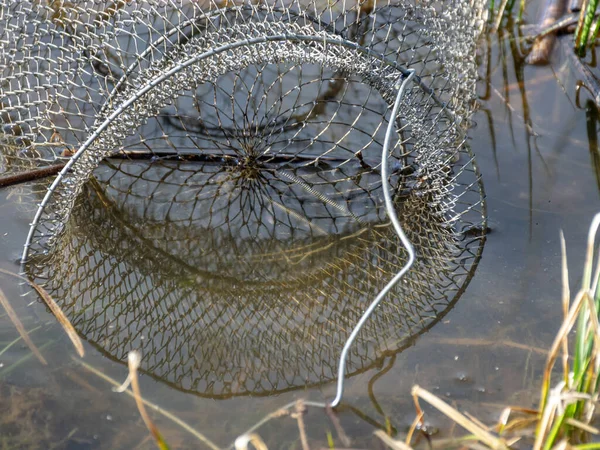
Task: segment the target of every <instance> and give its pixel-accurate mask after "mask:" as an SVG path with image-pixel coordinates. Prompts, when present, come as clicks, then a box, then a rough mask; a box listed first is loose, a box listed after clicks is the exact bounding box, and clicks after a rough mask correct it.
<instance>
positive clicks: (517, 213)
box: [0, 24, 600, 449]
mask: <svg viewBox="0 0 600 450" xmlns="http://www.w3.org/2000/svg"><path fill="white" fill-rule="evenodd" d="M518 37H519V31H518V28H517V27H516V26H514V24H509V25H508V27H507V28H504V29H502V30H500V32H499V33H498V35H496V36H486V37H485V38H484V40H483V43H482V47H481V49H480V52H481V54H480V57H481V61H480V72H481V75H482V76H481V80H480V85H479V88H480V90H479V91H480V98H481V102H482V105H481V108H480V110H479V111H478V113H477V114H476V116H475V118H474V121H475V123H476V127H475V128H473V130H472V131H471V133H470V134H471V140H470V146H471V147H472V148H473V150H474V152H475V153H476V156H477V161H478V164H479V166H480V169H481V172H482V175H483V179H484V182H485V186H486V192H487V194H488V197H487V199H488V211H489V219H490V227H491V230H492V233H491V234H490V235H489V237H488V238H487V243H486V251H485V254H484V256H483V258H482V260H481V263H480V264H479V267H478V268H477V271H475V267H476V265H475V264H474V262H475V260H476V257H477V255H478V252H479V250H480V249H479V241H477V240H476V239H473V236H472V235H471V233H473V231H471V230H464V229H463V230H459V231H460V233H457V234H456V235H454V234H452V236H449V235H448V234H447V231H448V230H447V229H445V228H444V227H443V226H441V224H440V223H439V217H438V222H437V223H436V217H435V215H432V217H429V218H428V221H427V225H426V226H424V224H423V223H422V222H416V221H415V222H411V217H410V214H404V215H403V218H404V221H405V223H407V224H408V228H409V234H410V237H411V240H412V241H413V242H414V243H415V245H416V247H417V252H418V253H419V254H420V255H422V257H421V259H420V261H419V262H418V266H417V267H418V270H414V271H413V272H412V275H411V276H410V277H409V278H407V279H406V282H405V283H403V284H400V285H399V286H398V287H397V290H396V292H394V293H393V295H392V296H391V297H390V299H389V300H388V301H387V302H386V303H385V304H383V305H382V306H383V308H381V309H380V310H379V311H378V315H377V316H376V317H374V320H372V321H370V322H369V324H368V328H367V329H366V330H365V332H364V333H363V336H362V339H361V341H360V343H359V345H357V346H356V347H355V349H354V350H353V354H352V355H351V361H350V368H349V380H350V382H349V387H348V399H349V400H348V404H347V405H345V406H343V407H342V408H341V414H340V420H341V423H342V426H343V427H344V429H345V430H346V432H347V433H348V434H349V435H350V437H351V438H352V439H353V445H355V446H360V445H363V444H364V445H365V446H367V445H369V443H372V442H371V441H369V438H368V436H369V435H370V433H371V432H372V430H373V427H378V428H384V429H386V428H393V429H396V430H398V431H403V430H404V429H406V428H407V427H408V426H409V425H410V423H411V422H412V420H413V418H414V408H413V407H412V400H411V399H410V398H409V392H410V386H411V385H412V384H413V383H414V382H418V383H419V384H420V385H422V386H424V387H427V388H428V389H430V390H433V391H435V392H436V393H437V394H438V395H441V396H442V397H445V398H446V400H448V401H450V402H452V401H456V403H457V404H458V405H459V406H460V407H461V409H462V408H464V409H468V410H469V412H471V413H475V414H477V415H478V417H479V418H480V419H481V420H482V421H484V422H493V421H494V420H495V419H497V417H498V414H499V412H500V410H501V409H502V408H503V407H504V406H505V405H506V404H507V403H510V404H515V403H516V404H519V405H522V406H533V402H534V401H535V398H536V396H537V381H538V380H539V378H540V371H541V369H542V364H543V361H544V358H545V353H544V350H543V349H544V348H547V347H548V345H549V343H550V341H551V339H552V337H553V336H554V333H555V331H556V329H557V328H558V325H559V321H560V318H561V310H560V306H559V305H560V294H559V293H560V286H559V267H560V259H559V257H558V255H559V246H558V231H559V229H561V228H562V229H563V230H565V234H566V237H567V245H568V251H569V256H570V258H571V261H572V264H573V269H572V270H571V273H572V274H577V273H580V271H579V270H578V268H579V267H580V266H579V264H580V263H579V261H578V259H577V256H578V255H582V254H583V249H584V246H585V232H586V230H587V224H588V223H589V220H590V218H591V217H592V215H593V214H594V213H595V212H596V211H597V209H598V206H599V205H598V193H599V189H600V153H599V149H598V110H597V109H596V107H595V105H594V104H593V102H591V101H587V102H586V103H585V108H583V109H578V108H577V107H576V106H575V104H576V102H575V101H574V93H575V87H576V84H577V81H578V76H577V74H576V73H571V72H570V71H569V67H568V65H567V64H566V62H565V58H564V57H563V56H561V54H560V52H561V50H560V48H559V49H557V50H556V52H555V53H557V56H556V57H555V58H554V60H553V63H552V65H551V66H549V67H531V66H527V65H525V63H524V59H525V56H526V52H527V49H526V48H523V47H522V46H521V45H520V44H519V42H520V40H519V39H518ZM337 88H338V85H336V89H337ZM341 89H343V88H341ZM363 168H364V167H363ZM289 170H290V171H291V172H292V173H293V174H294V176H296V177H299V178H302V179H303V180H306V179H309V180H311V179H316V177H323V176H324V177H325V178H321V179H319V180H318V183H316V184H317V185H319V186H325V187H327V186H329V189H332V190H333V192H335V193H336V194H338V195H340V194H341V193H348V192H350V193H352V195H347V194H343V195H342V197H341V198H342V199H343V203H344V204H345V205H347V207H345V209H340V208H336V207H331V205H329V207H328V206H327V205H323V203H322V202H321V203H319V202H317V201H315V199H314V198H312V199H311V197H310V196H307V195H306V192H305V191H303V189H300V188H299V187H298V185H297V184H294V183H293V182H290V180H289V178H286V177H285V176H281V174H278V173H277V171H270V172H267V175H264V177H265V178H264V179H261V180H259V182H256V180H254V181H253V182H247V181H246V182H242V181H240V179H239V178H236V176H235V171H232V170H229V169H227V167H225V168H224V166H223V165H222V164H215V162H214V161H200V162H198V161H195V162H194V161H170V160H169V159H165V160H159V161H152V162H148V161H144V162H140V161H130V160H125V161H124V160H109V161H108V162H106V164H104V165H102V166H101V167H100V168H99V169H97V170H96V171H95V173H94V178H93V181H92V182H90V183H88V185H87V186H86V188H85V190H84V192H83V194H82V195H81V196H80V198H79V200H78V202H77V205H76V208H75V210H74V212H73V214H72V215H71V217H70V219H69V222H68V223H67V224H66V229H65V231H64V232H63V234H61V235H60V238H59V239H58V241H56V242H53V249H52V251H51V252H50V254H48V255H44V256H40V257H37V258H36V259H34V260H33V261H31V262H30V264H29V265H28V268H27V270H28V273H29V275H30V276H32V277H33V278H34V279H36V280H38V281H43V282H45V284H46V287H47V289H48V290H49V291H50V292H51V294H52V295H53V297H54V298H55V299H56V300H57V302H59V303H60V304H61V306H62V308H63V309H64V310H65V312H66V313H67V315H68V316H69V317H70V319H71V320H72V321H73V323H74V325H75V327H76V328H77V330H78V332H79V333H80V334H81V336H82V337H83V338H85V339H86V340H87V341H88V342H89V344H90V345H91V347H92V348H93V350H94V351H90V352H88V353H89V356H88V357H86V362H87V363H89V364H91V365H93V366H94V367H96V368H97V369H98V370H99V371H100V372H103V373H105V374H107V375H109V376H111V377H113V378H114V379H116V380H119V381H121V380H122V379H124V377H125V374H126V370H125V368H124V367H123V361H125V360H126V355H127V352H128V351H129V350H131V349H136V348H141V349H142V353H143V356H144V359H143V365H142V371H143V373H144V374H147V375H148V376H146V377H143V378H142V391H143V392H144V393H145V394H147V395H148V397H149V398H150V399H151V400H152V401H153V402H155V403H157V404H159V405H160V406H161V407H163V408H165V409H167V410H170V411H172V412H174V413H177V415H178V416H179V417H182V418H184V419H185V420H186V421H187V422H189V423H191V424H193V425H194V426H195V427H196V428H197V429H199V430H201V431H202V432H203V433H206V434H207V435H208V436H209V437H210V438H211V439H214V440H215V441H217V442H222V443H225V442H228V441H229V440H230V439H231V438H232V437H234V436H236V435H237V434H239V433H240V432H242V431H244V430H245V429H247V428H248V427H249V426H251V425H252V424H253V423H255V422H256V421H257V420H258V419H260V418H261V417H263V416H264V415H266V414H268V413H270V412H272V411H274V410H276V409H277V408H278V407H280V406H281V405H283V404H285V403H287V402H288V401H290V400H293V399H295V398H299V397H305V398H314V399H318V400H323V399H329V398H331V396H332V393H333V384H332V380H333V379H334V374H335V369H336V364H337V356H338V352H339V349H340V346H341V344H342V343H343V341H344V339H345V337H346V336H347V334H348V332H349V329H350V326H351V324H353V323H355V321H356V319H357V317H358V315H359V313H360V311H361V310H362V309H363V308H364V307H365V305H366V304H367V303H368V301H369V300H370V299H371V298H372V297H373V295H374V294H375V293H376V292H377V291H378V290H379V289H380V288H381V286H382V284H383V283H385V282H386V281H387V279H388V278H389V275H390V274H391V273H394V271H396V270H397V269H398V267H400V266H401V265H402V263H403V258H405V255H404V253H403V252H402V249H400V248H399V247H398V244H397V242H396V241H395V239H394V238H393V235H392V233H391V230H390V228H389V225H388V224H387V223H386V222H385V220H383V215H382V210H381V209H378V205H380V202H379V200H380V194H379V189H380V186H379V185H378V184H377V182H376V177H375V176H373V178H372V179H369V177H370V176H372V174H371V175H369V174H367V175H363V176H362V177H360V176H359V174H360V167H358V166H357V167H345V168H341V169H340V168H334V169H331V168H330V170H328V171H324V172H316V171H313V170H312V169H310V168H306V167H291V168H290V169H289ZM324 174H325V175H324ZM182 180H185V182H182ZM182 186H184V188H182ZM365 186H367V187H368V189H365ZM39 192H40V186H39V185H30V186H28V187H20V188H19V189H13V190H7V191H4V195H3V202H2V203H1V204H0V209H1V210H2V211H3V213H2V216H1V217H2V218H0V224H1V226H2V228H1V230H2V233H0V254H2V255H5V256H4V257H3V260H2V267H7V268H11V269H12V270H16V267H15V266H14V265H11V264H12V262H13V261H14V260H15V259H16V258H17V257H18V255H19V252H20V250H21V245H22V242H23V241H24V238H25V230H26V229H27V223H28V221H29V219H30V214H29V213H30V211H31V208H32V206H33V204H35V203H36V202H37V201H39ZM344 195H345V196H344ZM400 197H401V196H400ZM18 199H20V202H18V201H16V200H18ZM401 199H402V201H401V202H400V209H401V210H402V208H403V207H404V208H406V210H412V209H413V208H416V209H418V208H419V206H420V203H419V202H422V201H423V199H422V198H418V197H417V198H414V197H410V196H409V197H406V198H403V197H401ZM248 206H252V208H249V207H248ZM409 206H410V208H409ZM421 206H422V205H421ZM257 208H258V209H260V210H261V214H260V215H253V214H251V213H248V214H245V213H244V211H251V210H253V209H254V210H255V209H257ZM367 210H368V211H371V212H372V213H370V215H369V214H366V215H364V216H363V215H361V214H362V212H364V211H367ZM297 211H302V213H303V214H302V215H300V214H298V213H297ZM373 211H375V212H373ZM264 217H268V219H269V220H267V221H266V222H265V221H264ZM356 217H360V219H361V220H356ZM475 233H476V230H475ZM457 237H458V239H457ZM223 250H226V251H223ZM471 276H473V279H472V280H470V278H471ZM573 276H575V275H573ZM469 281H470V284H469ZM572 281H573V282H574V283H575V282H577V281H578V280H575V279H574V280H572ZM0 283H1V284H2V287H3V289H4V288H6V291H7V293H10V294H11V295H12V296H13V297H14V298H17V296H19V295H20V294H21V293H22V290H21V288H20V287H19V286H16V285H14V284H13V283H11V282H10V281H9V280H7V279H4V278H3V279H0ZM467 284H469V286H468V289H466V291H464V292H463V290H464V288H465V287H466V285H467ZM459 297H460V301H458V302H457V300H458V298H459ZM25 298H26V299H27V303H29V302H30V301H31V297H25ZM340 298H343V299H344V301H343V302H339V301H335V300H336V299H340ZM407 299H410V300H407ZM15 303H16V302H15ZM18 309H19V314H20V315H21V316H22V317H23V322H24V324H25V326H26V327H28V329H30V330H35V331H33V332H32V337H33V338H34V340H35V341H36V342H37V343H39V344H40V343H41V344H42V345H43V344H44V343H49V344H48V345H49V347H47V349H48V350H46V351H48V352H51V355H52V358H48V359H49V360H51V361H50V363H51V366H50V369H48V370H46V369H41V368H40V367H39V366H37V365H36V362H35V361H34V360H33V359H26V358H27V355H28V351H27V350H26V349H24V348H21V347H19V346H18V345H13V346H12V347H10V348H8V349H7V350H6V351H5V352H4V351H3V353H2V354H0V364H2V366H3V367H0V380H1V381H0V395H1V396H2V397H3V398H6V399H7V402H8V405H9V406H8V410H10V411H11V414H7V415H3V418H2V417H0V429H1V431H3V432H5V431H6V430H9V432H10V433H13V434H15V435H18V436H20V437H21V439H25V438H26V437H27V436H32V435H36V434H37V435H39V436H38V437H39V439H40V441H41V442H45V443H47V442H58V446H59V448H61V445H62V446H63V447H65V448H76V449H84V448H134V447H135V446H136V445H139V448H152V446H153V443H152V442H149V441H147V440H146V429H145V428H144V426H143V424H141V423H140V421H139V417H138V415H137V411H136V409H135V406H134V404H133V402H131V401H130V400H129V399H127V398H124V396H120V395H118V394H113V393H111V392H110V385H108V384H107V383H105V382H104V381H102V380H100V379H99V378H97V377H95V376H94V375H92V374H91V373H90V372H88V371H86V370H85V369H83V368H82V367H81V366H80V365H77V364H74V363H72V362H71V359H70V358H69V357H68V352H69V351H70V350H69V349H68V347H67V345H66V344H65V343H64V341H63V340H61V334H60V330H57V329H56V328H55V327H52V326H51V324H52V322H53V321H52V317H51V316H49V315H48V314H47V313H46V311H44V309H43V308H38V307H35V305H34V306H33V307H32V306H26V305H25V304H23V305H21V307H20V308H18ZM1 320H2V322H1V323H2V326H1V327H0V342H2V343H3V344H4V345H6V344H8V343H10V342H12V341H13V340H14V338H15V331H14V330H13V328H12V326H11V325H10V324H9V322H8V321H7V319H6V317H2V318H1ZM433 325H436V326H435V327H434V326H433ZM38 333H39V334H38ZM90 350H92V349H90ZM7 368H9V369H10V370H7ZM350 405H351V406H350ZM69 412H71V413H69ZM357 418H359V419H360V420H357ZM428 420H429V423H428V426H429V431H430V432H432V433H433V432H435V431H436V429H437V428H439V429H440V430H441V431H440V435H446V434H448V433H451V429H450V427H449V426H448V424H447V423H446V422H444V421H443V419H442V418H440V417H438V416H436V415H432V416H430V417H429V419H428ZM58 422H60V423H59V424H57V423H58ZM305 422H306V425H307V430H308V433H309V435H310V437H311V438H312V439H314V440H315V441H316V442H323V443H325V442H326V433H327V432H328V431H330V430H334V429H335V424H334V423H332V422H329V419H327V418H326V416H325V415H324V414H323V413H322V412H314V411H309V413H308V415H307V417H306V419H305ZM64 423H67V424H68V425H64ZM158 423H159V427H160V428H161V431H163V433H164V434H165V437H166V438H167V441H169V442H171V443H172V445H173V446H174V447H176V448H177V447H181V448H191V446H194V447H195V446H196V445H197V444H196V442H195V441H190V438H189V436H187V435H186V434H184V433H183V432H181V431H179V429H177V428H176V427H174V426H173V425H172V424H171V423H170V422H168V421H164V422H163V421H160V420H159V421H158ZM24 424H32V426H31V427H30V428H27V427H25V426H24ZM36 424H45V428H41V427H39V426H36ZM48 424H51V425H48ZM296 426H297V425H296V421H295V420H293V419H292V418H290V417H288V416H282V417H281V418H278V419H276V420H274V421H273V422H272V423H268V424H266V425H265V427H264V428H263V429H262V431H261V434H262V435H263V436H264V437H266V438H268V441H267V442H268V443H269V444H273V446H282V447H284V446H289V447H291V446H293V445H295V444H297V430H296ZM365 436H367V437H365ZM22 442H27V441H24V440H23V441H22ZM275 443H276V444H275ZM324 445H325V444H324Z"/></svg>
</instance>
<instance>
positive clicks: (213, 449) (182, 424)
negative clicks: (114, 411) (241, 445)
mask: <svg viewBox="0 0 600 450" xmlns="http://www.w3.org/2000/svg"><path fill="white" fill-rule="evenodd" d="M73 360H74V361H75V362H77V363H79V364H81V365H82V366H83V367H84V368H85V369H87V370H88V371H90V372H91V373H93V374H94V375H96V376H97V377H99V378H102V379H103V380H104V381H106V382H108V383H110V384H112V385H113V386H114V387H119V386H121V384H120V383H119V382H118V381H116V380H114V379H113V378H111V377H109V376H108V375H106V374H104V373H102V372H100V371H99V370H98V369H96V368H95V367H93V366H91V365H89V364H86V363H85V362H84V361H82V360H80V359H77V358H75V357H73ZM125 394H127V395H129V396H130V397H135V395H134V394H133V392H132V391H131V390H125ZM141 400H142V402H143V403H144V405H146V406H147V407H149V408H151V409H153V410H154V411H156V412H157V413H159V414H161V415H163V416H165V417H166V418H167V419H169V420H171V421H172V422H174V423H176V424H177V425H179V426H180V427H181V428H183V429H184V430H186V431H187V432H189V433H190V434H192V435H194V436H195V437H197V438H198V440H200V441H201V442H203V443H204V444H206V446H207V447H209V448H210V449H211V450H220V448H219V447H218V446H217V445H215V444H214V443H213V442H212V441H210V440H209V439H208V438H207V437H206V436H204V435H203V434H202V433H200V432H199V431H197V430H195V429H194V428H193V427H191V426H190V425H189V424H187V423H185V422H184V421H183V420H181V419H180V418H179V417H177V416H175V415H173V414H171V413H170V412H169V411H165V410H164V409H162V408H161V407H160V406H158V405H155V404H154V403H152V402H150V401H148V400H146V399H144V398H142V399H141Z"/></svg>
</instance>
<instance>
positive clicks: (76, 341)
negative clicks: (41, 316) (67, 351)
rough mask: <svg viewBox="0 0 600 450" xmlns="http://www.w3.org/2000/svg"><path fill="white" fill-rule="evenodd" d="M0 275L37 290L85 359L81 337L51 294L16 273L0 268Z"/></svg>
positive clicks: (78, 352)
mask: <svg viewBox="0 0 600 450" xmlns="http://www.w3.org/2000/svg"><path fill="white" fill-rule="evenodd" d="M0 273H3V274H5V275H10V276H12V277H15V278H18V279H19V280H22V281H25V282H26V283H27V284H29V285H30V286H31V287H32V288H33V289H35V291H36V292H37V293H38V295H39V296H40V297H41V298H42V300H44V303H46V305H47V306H48V308H50V311H52V314H54V317H56V320H58V323H60V325H61V326H62V327H63V329H64V330H65V332H66V333H67V336H69V339H70V340H71V342H72V343H73V345H74V346H75V350H76V351H77V354H78V355H79V356H80V357H82V358H83V357H84V355H85V350H84V349H83V343H82V342H81V339H80V338H79V335H78V334H77V332H76V331H75V328H73V325H71V322H69V319H67V316H65V314H64V313H63V312H62V310H61V309H60V307H59V306H58V304H57V303H56V302H55V301H54V299H53V298H52V297H51V296H50V294H48V292H46V290H45V289H44V288H43V287H41V286H40V285H38V284H37V283H34V282H33V281H31V280H28V279H27V278H25V277H23V276H21V275H19V274H16V273H14V272H11V271H9V270H6V269H1V268H0Z"/></svg>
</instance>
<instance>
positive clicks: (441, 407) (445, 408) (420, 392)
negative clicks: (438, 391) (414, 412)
mask: <svg viewBox="0 0 600 450" xmlns="http://www.w3.org/2000/svg"><path fill="white" fill-rule="evenodd" d="M412 396H413V397H414V398H415V402H416V401H417V400H416V399H417V397H419V398H421V399H423V400H425V401H426V402H427V403H429V404H430V405H432V406H433V407H435V408H436V409H437V410H438V411H440V412H441V413H443V414H445V415H446V416H448V417H449V418H450V419H452V420H453V421H454V422H456V423H457V424H458V425H460V426H461V427H463V428H464V429H466V430H467V431H469V432H470V433H472V434H473V435H475V436H476V437H477V439H478V440H480V441H481V442H483V443H484V444H486V445H487V446H489V447H491V448H494V449H507V446H506V444H505V443H504V441H503V440H502V439H499V438H498V437H496V436H494V435H493V434H491V433H490V432H489V431H488V430H486V429H484V428H482V427H480V426H479V425H478V424H476V423H474V422H473V421H471V420H469V419H468V418H467V417H466V416H464V415H463V414H461V413H459V412H458V411H457V410H456V409H454V408H453V407H451V406H450V405H448V404H447V403H446V402H444V401H442V400H440V399H439V398H438V397H436V396H435V395H433V394H432V393H431V392H429V391H426V390H425V389H422V388H420V387H419V386H413V388H412Z"/></svg>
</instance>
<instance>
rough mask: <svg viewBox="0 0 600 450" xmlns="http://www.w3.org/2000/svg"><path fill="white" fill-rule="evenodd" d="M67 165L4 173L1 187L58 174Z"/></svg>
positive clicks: (0, 182)
mask: <svg viewBox="0 0 600 450" xmlns="http://www.w3.org/2000/svg"><path fill="white" fill-rule="evenodd" d="M64 167H65V165H64V164H54V165H52V166H47V167H42V168H39V169H32V170H28V171H26V172H21V173H15V174H13V175H4V176H1V177H0V188H3V187H8V186H14V185H15V184H21V183H29V182H30V181H35V180H39V179H40V178H46V177H51V176H52V175H56V174H57V173H58V172H60V171H61V170H62V169H63V168H64Z"/></svg>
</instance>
